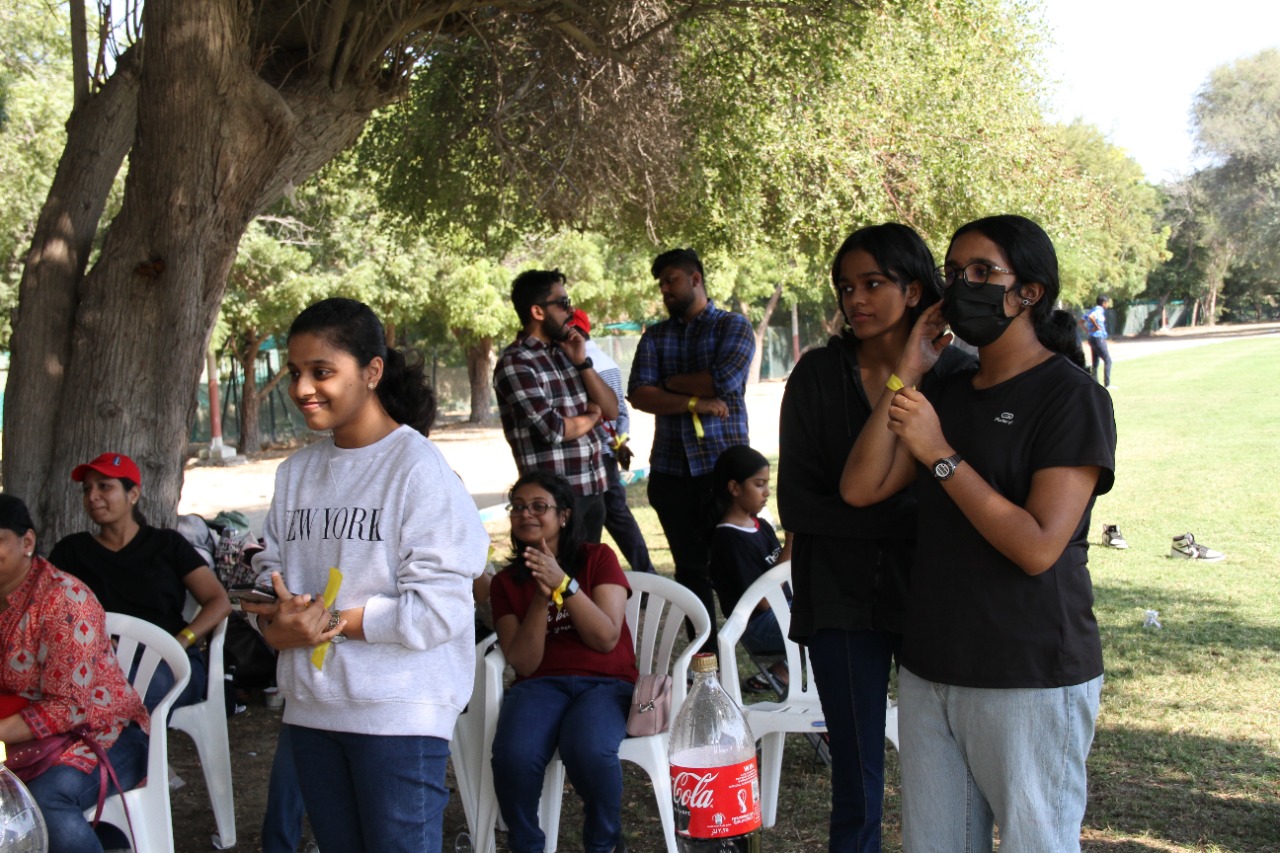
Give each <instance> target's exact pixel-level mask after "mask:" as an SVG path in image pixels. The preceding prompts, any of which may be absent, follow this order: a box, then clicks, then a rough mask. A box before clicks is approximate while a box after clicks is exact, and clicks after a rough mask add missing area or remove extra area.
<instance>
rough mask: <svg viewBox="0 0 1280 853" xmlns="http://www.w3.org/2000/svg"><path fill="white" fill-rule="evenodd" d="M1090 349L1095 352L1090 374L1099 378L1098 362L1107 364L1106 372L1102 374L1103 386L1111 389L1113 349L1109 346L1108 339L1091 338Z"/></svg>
mask: <svg viewBox="0 0 1280 853" xmlns="http://www.w3.org/2000/svg"><path fill="white" fill-rule="evenodd" d="M1089 349H1090V350H1092V351H1093V364H1092V366H1091V368H1090V371H1089V372H1090V373H1092V374H1093V378H1094V379H1097V378H1098V362H1103V363H1104V364H1106V370H1105V371H1104V372H1103V374H1102V384H1103V385H1105V386H1107V387H1108V388H1109V387H1111V348H1110V347H1108V346H1107V339H1106V338H1093V337H1091V338H1089Z"/></svg>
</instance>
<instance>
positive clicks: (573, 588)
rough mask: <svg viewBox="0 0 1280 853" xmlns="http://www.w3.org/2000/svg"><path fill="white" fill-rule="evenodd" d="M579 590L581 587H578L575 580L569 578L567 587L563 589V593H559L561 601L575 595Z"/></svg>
mask: <svg viewBox="0 0 1280 853" xmlns="http://www.w3.org/2000/svg"><path fill="white" fill-rule="evenodd" d="M580 588H581V587H579V586H578V579H577V578H569V585H568V586H566V587H565V588H564V592H562V593H560V598H561V600H563V599H566V598H568V597H569V596H571V595H577V594H578V590H579V589H580Z"/></svg>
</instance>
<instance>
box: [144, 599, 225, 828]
mask: <svg viewBox="0 0 1280 853" xmlns="http://www.w3.org/2000/svg"><path fill="white" fill-rule="evenodd" d="M199 611H200V605H199V603H198V602H197V601H196V600H195V599H194V598H192V597H191V594H190V593H188V594H187V604H186V607H185V608H184V609H183V617H184V618H185V619H186V620H187V621H188V622H190V621H191V620H192V619H193V618H195V615H196V614H197V613H198V612H199ZM226 639H227V619H223V620H222V621H221V622H219V623H218V627H217V628H214V629H213V634H212V635H211V636H210V638H209V686H208V690H207V692H206V693H205V700H204V701H203V702H195V703H193V704H191V705H186V706H184V707H182V708H178V709H176V710H175V711H174V712H173V716H172V717H171V718H170V719H169V728H171V729H177V730H178V731H181V732H186V733H187V734H188V735H189V736H190V737H191V740H193V741H194V742H195V745H196V752H197V753H198V754H199V756H200V768H201V770H203V771H204V785H205V788H206V789H207V790H208V791H209V804H210V805H211V806H212V807H213V819H214V821H215V822H216V823H217V826H218V834H217V835H214V836H213V838H212V840H213V846H214V847H215V848H216V849H218V850H226V849H227V848H229V847H235V846H236V804H235V797H234V794H233V792H232V784H231V744H230V741H229V739H228V738H227V705H226V682H225V680H224V679H223V669H222V648H223V644H224V643H225V642H226ZM161 719H162V718H161Z"/></svg>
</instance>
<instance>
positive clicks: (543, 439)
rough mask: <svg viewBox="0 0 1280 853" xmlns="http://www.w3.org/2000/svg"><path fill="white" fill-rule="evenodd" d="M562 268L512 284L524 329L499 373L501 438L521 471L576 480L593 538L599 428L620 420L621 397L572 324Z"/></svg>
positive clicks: (600, 515) (600, 481) (600, 518)
mask: <svg viewBox="0 0 1280 853" xmlns="http://www.w3.org/2000/svg"><path fill="white" fill-rule="evenodd" d="M565 283H566V280H565V277H564V273H562V272H560V271H559V270H526V271H525V272H522V273H520V275H518V276H516V279H515V281H514V282H513V283H512V285H511V304H512V306H513V307H514V308H515V310H516V316H517V317H519V318H520V323H521V324H522V326H523V328H522V329H521V331H520V334H519V335H517V336H516V339H515V341H513V342H512V343H511V345H510V346H508V347H507V348H506V349H505V350H503V351H502V355H500V356H499V357H498V364H497V366H496V367H495V368H494V371H493V389H494V391H495V392H496V394H497V396H498V412H499V414H500V415H501V416H502V433H503V435H505V436H506V438H507V444H509V445H511V455H512V456H513V457H515V461H516V469H517V470H518V471H519V472H520V473H521V474H527V473H529V472H530V471H550V472H551V473H553V474H559V475H560V476H561V477H564V478H565V479H566V480H568V481H569V485H571V486H572V487H573V493H574V495H575V502H574V510H575V511H576V513H577V518H578V523H579V524H580V525H581V526H582V529H583V531H584V535H585V536H586V541H588V542H599V541H600V534H601V533H602V532H603V530H604V520H605V504H604V494H605V489H606V487H607V486H608V478H607V477H606V475H605V468H604V465H603V464H602V462H601V442H600V438H599V437H598V436H597V435H596V426H597V425H598V424H599V423H600V422H601V420H605V421H612V420H616V419H617V417H618V397H617V395H616V394H615V393H614V392H613V391H611V390H610V389H609V386H608V385H606V384H605V382H604V380H603V379H601V378H600V373H599V371H597V370H596V367H595V363H594V362H593V361H592V359H590V358H589V357H587V353H586V339H585V338H584V337H583V336H582V334H581V333H580V332H578V330H577V329H572V328H570V327H569V326H568V325H567V324H568V322H569V318H570V317H572V316H573V303H572V302H570V300H569V294H568V292H567V291H566V290H565Z"/></svg>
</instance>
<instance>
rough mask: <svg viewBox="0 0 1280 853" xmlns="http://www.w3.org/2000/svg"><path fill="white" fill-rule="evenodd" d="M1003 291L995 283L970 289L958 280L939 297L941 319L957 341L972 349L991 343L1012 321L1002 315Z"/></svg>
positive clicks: (1004, 291) (970, 287)
mask: <svg viewBox="0 0 1280 853" xmlns="http://www.w3.org/2000/svg"><path fill="white" fill-rule="evenodd" d="M1007 292H1008V291H1006V290H1005V289H1004V288H1003V287H1001V286H1000V285H998V284H979V285H977V286H970V285H968V284H965V283H964V282H963V281H959V280H957V281H956V282H955V284H953V285H951V286H950V287H948V288H947V289H946V291H944V292H943V294H942V317H943V319H945V320H946V321H947V325H949V326H950V327H951V331H953V332H955V333H956V335H957V336H959V338H960V340H962V341H964V342H965V343H967V344H969V345H970V346H975V347H985V346H986V345H987V344H989V343H992V342H994V341H995V340H997V339H998V338H999V337H1000V336H1001V335H1003V334H1004V330H1005V329H1007V328H1009V324H1010V323H1012V322H1013V318H1012V317H1009V316H1006V315H1005V313H1004V297H1005V294H1006V293H1007Z"/></svg>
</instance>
